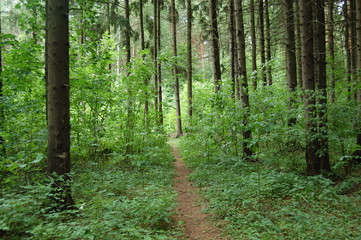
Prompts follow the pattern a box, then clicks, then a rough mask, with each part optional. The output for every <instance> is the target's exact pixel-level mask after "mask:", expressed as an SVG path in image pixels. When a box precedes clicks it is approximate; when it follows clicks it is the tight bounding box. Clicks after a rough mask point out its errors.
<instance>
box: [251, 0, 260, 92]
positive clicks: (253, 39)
mask: <svg viewBox="0 0 361 240" xmlns="http://www.w3.org/2000/svg"><path fill="white" fill-rule="evenodd" d="M250 12H251V42H252V75H251V78H252V86H253V89H257V80H258V77H257V76H258V73H257V39H256V24H255V16H254V14H255V10H254V0H250Z"/></svg>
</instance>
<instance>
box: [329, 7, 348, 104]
mask: <svg viewBox="0 0 361 240" xmlns="http://www.w3.org/2000/svg"><path fill="white" fill-rule="evenodd" d="M327 7H328V9H327V13H328V14H327V28H328V29H327V30H328V31H327V40H328V41H327V42H328V53H329V55H330V56H329V59H330V75H329V76H330V102H332V103H333V102H335V85H336V84H335V76H334V73H335V44H334V36H333V30H334V27H333V9H334V1H333V0H328V4H327ZM345 31H347V29H345Z"/></svg>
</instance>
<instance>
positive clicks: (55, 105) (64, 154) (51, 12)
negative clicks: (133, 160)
mask: <svg viewBox="0 0 361 240" xmlns="http://www.w3.org/2000/svg"><path fill="white" fill-rule="evenodd" d="M46 10H47V21H48V23H47V32H48V33H47V36H48V42H47V51H48V53H47V56H48V57H47V61H48V87H47V92H48V161H47V165H48V168H47V172H48V175H49V177H51V178H54V183H53V185H52V186H53V194H54V196H53V200H54V201H55V202H56V203H57V205H58V206H57V208H58V209H59V210H63V209H67V208H71V207H72V206H73V205H74V201H73V199H72V196H71V188H70V176H69V174H70V116H69V114H70V111H69V109H70V103H69V88H70V85H69V1H67V0H64V1H58V0H48V7H47V9H46Z"/></svg>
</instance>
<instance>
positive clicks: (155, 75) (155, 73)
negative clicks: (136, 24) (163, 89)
mask: <svg viewBox="0 0 361 240" xmlns="http://www.w3.org/2000/svg"><path fill="white" fill-rule="evenodd" d="M158 2H159V0H154V2H153V7H154V9H153V10H154V26H153V40H154V43H153V58H154V68H155V72H154V94H155V98H154V109H155V116H156V117H155V118H156V122H157V124H158V125H159V113H158V109H159V107H158V48H157V46H158V39H157V37H158V34H157V32H158V21H157V19H158Z"/></svg>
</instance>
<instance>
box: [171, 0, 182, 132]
mask: <svg viewBox="0 0 361 240" xmlns="http://www.w3.org/2000/svg"><path fill="white" fill-rule="evenodd" d="M171 11H172V15H171V16H172V40H173V44H172V45H173V56H174V58H175V59H177V56H178V52H177V22H176V8H175V0H171ZM175 61H176V60H175ZM173 74H174V94H175V109H176V117H177V135H176V136H177V137H180V136H182V135H183V130H182V119H181V108H180V97H179V79H178V65H177V62H175V63H174V65H173Z"/></svg>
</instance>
